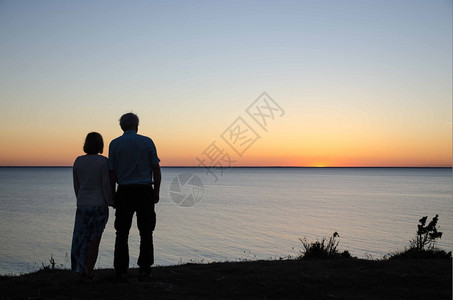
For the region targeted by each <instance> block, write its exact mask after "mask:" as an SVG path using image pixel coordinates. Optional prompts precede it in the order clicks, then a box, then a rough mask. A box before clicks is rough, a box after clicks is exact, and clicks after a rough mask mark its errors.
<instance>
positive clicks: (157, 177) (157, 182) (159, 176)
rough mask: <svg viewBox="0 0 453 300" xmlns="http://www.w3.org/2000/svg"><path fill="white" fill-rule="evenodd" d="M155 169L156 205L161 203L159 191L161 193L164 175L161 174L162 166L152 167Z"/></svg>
mask: <svg viewBox="0 0 453 300" xmlns="http://www.w3.org/2000/svg"><path fill="white" fill-rule="evenodd" d="M152 169H153V179H154V195H153V196H154V197H153V198H154V203H158V202H159V191H160V182H161V179H162V174H161V172H160V166H159V165H155V166H153V167H152Z"/></svg>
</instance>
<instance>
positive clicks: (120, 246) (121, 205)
mask: <svg viewBox="0 0 453 300" xmlns="http://www.w3.org/2000/svg"><path fill="white" fill-rule="evenodd" d="M138 124H139V120H138V117H137V115H135V114H133V113H127V114H124V115H123V116H121V118H120V126H121V129H122V130H123V131H124V133H123V135H122V136H120V137H118V138H116V139H114V140H113V141H111V143H110V146H109V171H110V179H111V181H112V186H113V189H115V183H117V184H118V189H117V191H116V193H115V204H114V207H115V209H116V213H115V230H116V239H115V253H114V262H113V265H114V268H115V273H116V277H117V279H118V280H119V281H125V282H127V271H128V268H129V246H128V237H129V230H130V228H131V225H132V218H133V215H134V213H136V216H137V227H138V230H139V232H140V254H139V257H138V262H137V265H138V266H139V268H140V273H139V274H140V275H139V280H140V281H146V280H150V279H151V266H152V265H153V263H154V247H153V231H154V228H155V226H156V213H155V211H154V206H155V204H156V203H158V202H159V189H160V182H161V172H160V166H159V162H160V159H159V157H158V156H157V150H156V147H155V145H154V142H153V141H152V140H151V139H150V138H149V137H146V136H142V135H139V134H137V131H138Z"/></svg>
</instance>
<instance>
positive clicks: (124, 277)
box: [115, 273, 129, 283]
mask: <svg viewBox="0 0 453 300" xmlns="http://www.w3.org/2000/svg"><path fill="white" fill-rule="evenodd" d="M115 281H116V282H121V283H128V282H129V279H128V278H127V274H126V273H121V274H116V277H115Z"/></svg>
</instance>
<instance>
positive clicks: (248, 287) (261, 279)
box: [0, 259, 452, 299]
mask: <svg viewBox="0 0 453 300" xmlns="http://www.w3.org/2000/svg"><path fill="white" fill-rule="evenodd" d="M96 274H97V276H98V277H99V280H98V281H97V282H93V283H78V277H77V275H76V274H74V273H73V272H71V271H68V270H55V271H52V270H41V271H38V272H36V273H31V274H26V275H22V276H17V277H5V276H2V277H0V299H181V298H184V299H199V298H209V299H212V298H217V299H225V298H228V299H237V298H247V299H275V298H279V299H288V298H289V299H296V298H297V299H452V261H451V259H434V260H415V259H407V260H381V261H377V260H361V259H335V260H317V261H316V260H315V261H298V260H280V261H253V262H230V263H213V264H185V265H177V266H169V267H156V268H154V269H153V276H154V277H155V280H153V281H151V282H147V283H143V282H139V281H138V280H137V276H138V271H137V270H136V269H132V270H131V271H130V280H129V282H128V283H117V282H115V281H114V277H113V276H114V271H113V270H97V273H96Z"/></svg>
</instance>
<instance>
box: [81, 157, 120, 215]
mask: <svg viewBox="0 0 453 300" xmlns="http://www.w3.org/2000/svg"><path fill="white" fill-rule="evenodd" d="M72 172H73V179H74V191H75V194H76V197H77V206H107V205H112V204H113V197H112V188H111V186H110V177H109V171H108V159H107V158H106V157H105V156H102V155H97V154H87V155H83V156H79V157H77V158H76V160H75V162H74V167H73V168H72Z"/></svg>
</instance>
